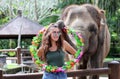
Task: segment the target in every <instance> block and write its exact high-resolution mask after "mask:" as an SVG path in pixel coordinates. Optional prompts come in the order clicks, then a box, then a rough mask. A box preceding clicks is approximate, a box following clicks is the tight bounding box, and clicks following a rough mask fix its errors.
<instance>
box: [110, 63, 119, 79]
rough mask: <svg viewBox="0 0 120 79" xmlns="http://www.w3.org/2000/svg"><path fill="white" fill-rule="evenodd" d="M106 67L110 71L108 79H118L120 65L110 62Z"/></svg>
mask: <svg viewBox="0 0 120 79" xmlns="http://www.w3.org/2000/svg"><path fill="white" fill-rule="evenodd" d="M108 67H109V68H110V69H111V74H109V79H120V63H119V62H111V63H109V64H108Z"/></svg>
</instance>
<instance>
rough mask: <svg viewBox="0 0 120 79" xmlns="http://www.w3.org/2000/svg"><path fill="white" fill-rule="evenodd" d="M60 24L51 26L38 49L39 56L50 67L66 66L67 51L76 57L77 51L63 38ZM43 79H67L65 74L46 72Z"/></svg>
mask: <svg viewBox="0 0 120 79" xmlns="http://www.w3.org/2000/svg"><path fill="white" fill-rule="evenodd" d="M59 27H60V23H56V24H50V25H49V28H48V29H47V30H46V32H45V33H44V35H43V38H42V44H41V46H40V48H39V49H38V56H39V57H40V58H41V59H42V60H45V61H46V63H47V64H48V65H52V66H58V67H62V66H63V65H64V64H65V61H64V58H65V53H66V51H67V52H69V53H70V54H72V55H74V54H75V52H76V50H75V49H74V48H73V47H72V46H71V45H70V44H69V43H68V42H67V41H65V39H64V37H63V35H62V34H63V33H62V32H63V31H62V30H63V29H60V28H59ZM42 79H67V74H66V73H65V72H57V73H53V72H47V71H45V72H44V74H43V78H42Z"/></svg>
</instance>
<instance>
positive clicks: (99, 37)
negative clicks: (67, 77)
mask: <svg viewBox="0 0 120 79" xmlns="http://www.w3.org/2000/svg"><path fill="white" fill-rule="evenodd" d="M60 18H61V20H63V22H64V24H65V26H66V27H67V28H73V29H74V30H75V31H76V32H78V33H80V34H81V35H82V38H83V39H84V47H83V52H84V54H83V57H82V60H81V61H80V62H79V66H78V67H77V68H78V69H87V68H100V67H103V60H104V58H105V57H106V56H107V55H108V53H109V50H110V41H111V38H110V32H109V29H108V25H107V22H106V17H105V12H104V10H102V9H100V8H98V7H96V6H94V5H92V4H82V5H76V4H74V5H69V6H67V7H65V8H64V10H63V12H62V14H61V17H60ZM71 38H72V37H71ZM69 42H70V44H72V43H71V41H70V40H69ZM74 44H75V43H74ZM72 45H73V44H72ZM74 46H75V45H74ZM90 78H91V79H99V76H97V75H95V76H92V77H90ZM80 79H86V77H85V76H81V77H80Z"/></svg>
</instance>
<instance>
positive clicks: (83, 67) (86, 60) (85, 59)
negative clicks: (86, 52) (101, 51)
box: [78, 57, 88, 79]
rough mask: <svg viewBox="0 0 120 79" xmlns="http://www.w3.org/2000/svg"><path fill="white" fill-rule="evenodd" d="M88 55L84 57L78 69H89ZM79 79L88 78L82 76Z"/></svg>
mask: <svg viewBox="0 0 120 79" xmlns="http://www.w3.org/2000/svg"><path fill="white" fill-rule="evenodd" d="M87 63H88V57H85V58H83V60H82V64H81V65H79V67H78V69H87ZM78 79H87V77H86V76H80V77H79V78H78Z"/></svg>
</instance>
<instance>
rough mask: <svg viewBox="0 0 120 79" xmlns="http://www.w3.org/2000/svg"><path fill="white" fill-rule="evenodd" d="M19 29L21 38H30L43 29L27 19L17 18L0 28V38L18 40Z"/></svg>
mask: <svg viewBox="0 0 120 79" xmlns="http://www.w3.org/2000/svg"><path fill="white" fill-rule="evenodd" d="M21 27H22V29H21V37H22V38H24V37H25V38H32V37H33V36H35V35H36V34H37V33H38V32H39V30H40V29H42V28H43V26H41V25H39V24H38V23H36V22H33V21H31V20H29V19H28V18H25V17H22V16H17V17H16V18H14V19H12V20H11V21H10V22H8V23H7V24H5V25H4V26H3V27H1V28H0V38H1V39H2V38H18V35H19V33H20V28H21Z"/></svg>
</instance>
